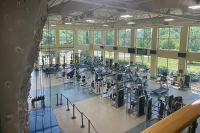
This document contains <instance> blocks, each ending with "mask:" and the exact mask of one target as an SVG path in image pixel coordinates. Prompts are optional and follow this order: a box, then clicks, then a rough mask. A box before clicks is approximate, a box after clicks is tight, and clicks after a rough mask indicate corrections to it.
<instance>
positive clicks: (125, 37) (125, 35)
mask: <svg viewBox="0 0 200 133" xmlns="http://www.w3.org/2000/svg"><path fill="white" fill-rule="evenodd" d="M121 30H122V31H123V30H124V31H125V34H124V37H123V38H124V43H123V46H119V39H120V37H119V33H120V32H119V31H120V30H118V46H119V47H130V46H125V44H126V39H127V38H128V37H127V30H131V29H121ZM130 39H131V35H130ZM130 43H131V42H130ZM130 45H131V44H130Z"/></svg>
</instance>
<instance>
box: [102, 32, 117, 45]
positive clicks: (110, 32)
mask: <svg viewBox="0 0 200 133" xmlns="http://www.w3.org/2000/svg"><path fill="white" fill-rule="evenodd" d="M108 31H109V33H110V34H111V32H112V31H113V32H114V36H113V41H114V40H115V30H106V31H105V37H104V38H105V45H107V46H114V45H115V44H113V45H110V42H111V41H110V40H111V37H109V44H106V32H108Z"/></svg>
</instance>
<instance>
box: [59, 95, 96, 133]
mask: <svg viewBox="0 0 200 133" xmlns="http://www.w3.org/2000/svg"><path fill="white" fill-rule="evenodd" d="M62 96H63V97H64V98H66V99H67V101H68V102H70V100H69V99H68V98H67V97H66V96H64V95H63V94H62V93H61V99H62ZM61 101H62V100H61ZM67 104H68V103H67ZM70 104H71V105H72V106H73V107H75V108H76V109H77V111H78V112H79V113H81V114H82V115H83V116H85V114H83V112H81V111H80V110H79V109H78V108H77V107H76V105H74V104H72V103H71V102H70ZM85 118H86V119H88V117H86V116H85ZM88 122H89V124H91V125H92V127H93V129H94V130H95V131H96V133H98V132H97V130H96V129H95V127H94V126H93V124H92V122H91V121H90V119H88ZM89 127H90V126H89ZM89 129H90V128H89ZM88 132H90V130H89V131H88Z"/></svg>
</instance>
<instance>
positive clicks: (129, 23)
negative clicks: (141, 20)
mask: <svg viewBox="0 0 200 133" xmlns="http://www.w3.org/2000/svg"><path fill="white" fill-rule="evenodd" d="M127 24H135V22H128V23H127Z"/></svg>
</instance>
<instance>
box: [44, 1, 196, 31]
mask: <svg viewBox="0 0 200 133" xmlns="http://www.w3.org/2000/svg"><path fill="white" fill-rule="evenodd" d="M197 4H198V2H197V0H48V7H49V9H48V15H49V22H50V25H56V27H59V28H62V27H63V28H78V29H84V28H96V29H98V28H103V27H105V25H107V28H117V27H118V28H119V27H137V26H160V25H164V26H165V25H168V26H169V25H177V26H178V25H183V24H184V23H199V22H200V9H195V10H194V9H190V8H188V7H189V6H194V5H197ZM122 15H130V16H132V17H130V18H123V17H121V16H122ZM164 19H174V21H171V22H166V21H164ZM87 20H91V21H92V22H87ZM128 22H133V23H135V24H127V23H128ZM65 23H71V24H65ZM199 24H200V23H199Z"/></svg>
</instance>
